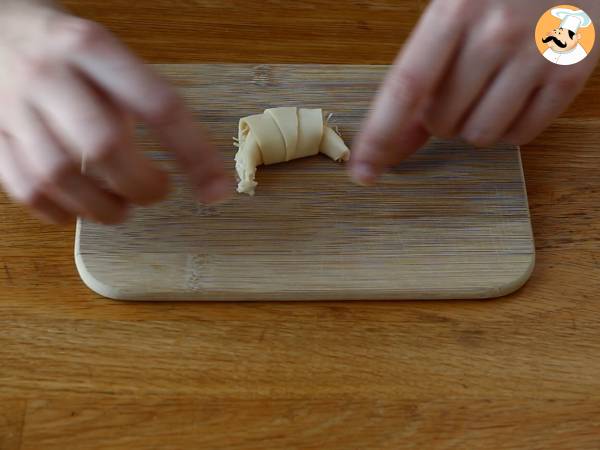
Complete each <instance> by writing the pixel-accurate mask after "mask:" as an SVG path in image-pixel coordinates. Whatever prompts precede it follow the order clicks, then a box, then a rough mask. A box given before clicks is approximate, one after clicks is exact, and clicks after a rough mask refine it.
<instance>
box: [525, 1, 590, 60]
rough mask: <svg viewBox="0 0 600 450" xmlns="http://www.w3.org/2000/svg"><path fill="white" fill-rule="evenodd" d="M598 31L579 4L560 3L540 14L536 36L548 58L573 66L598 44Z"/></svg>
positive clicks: (540, 48)
mask: <svg viewBox="0 0 600 450" xmlns="http://www.w3.org/2000/svg"><path fill="white" fill-rule="evenodd" d="M595 38H596V31H595V29H594V24H593V23H592V19H591V18H590V16H588V15H587V14H586V13H585V11H583V10H581V9H579V8H577V7H576V6H569V5H560V6H557V7H556V8H552V9H549V10H548V11H546V13H545V14H544V15H543V16H542V17H541V18H540V20H539V22H538V24H537V27H536V30H535V40H536V43H537V46H538V50H539V51H540V53H541V54H542V55H543V56H544V58H546V59H547V60H548V61H550V62H552V63H554V64H558V65H561V66H570V65H572V64H577V63H578V62H580V61H583V60H584V59H585V58H586V57H587V55H588V54H589V53H590V52H591V51H592V48H593V47H594V41H595Z"/></svg>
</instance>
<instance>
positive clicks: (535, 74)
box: [351, 0, 600, 184]
mask: <svg viewBox="0 0 600 450" xmlns="http://www.w3.org/2000/svg"><path fill="white" fill-rule="evenodd" d="M556 4H557V2H556V1H555V0H552V1H548V0H528V1H526V2H524V1H522V0H503V1H498V0H495V1H494V0H433V1H431V2H430V3H429V7H428V8H427V10H426V12H425V13H424V15H423V16H422V18H421V20H420V22H419V24H418V25H417V27H416V29H415V30H414V31H413V33H412V35H411V37H410V39H409V40H408V42H407V43H406V45H405V46H404V48H403V49H402V51H401V52H400V54H399V55H398V57H397V59H396V61H395V63H394V66H393V68H392V69H391V71H390V72H389V74H388V76H387V78H386V80H385V82H384V84H383V86H382V87H381V89H380V92H379V94H378V95H377V98H376V100H375V102H374V104H373V105H372V108H371V111H372V112H371V113H370V115H369V117H368V118H367V120H366V121H365V124H364V126H363V128H362V131H361V133H360V134H359V136H358V138H357V139H356V143H355V146H354V148H353V155H352V164H351V174H352V177H353V178H354V180H355V181H356V182H358V183H361V184H372V183H375V182H376V180H377V179H378V177H379V176H380V175H381V174H382V173H383V172H384V171H386V169H388V168H389V167H391V166H393V165H396V164H398V163H399V162H401V161H402V160H404V159H406V158H407V157H409V156H410V155H411V154H412V153H414V152H415V151H417V150H418V149H419V148H420V147H422V146H423V145H424V144H425V143H426V142H427V140H428V139H429V138H430V136H434V135H435V136H438V137H442V138H462V139H463V140H464V141H466V142H468V143H470V144H473V145H474V146H476V147H486V146H490V145H493V144H495V143H498V142H506V143H512V144H517V145H523V144H526V143H528V142H530V141H532V140H533V139H534V138H535V137H536V136H537V135H539V134H540V133H541V132H542V131H543V130H544V129H545V128H546V127H547V126H548V125H549V124H550V123H551V122H552V121H553V120H554V119H555V118H556V117H557V116H559V115H560V114H561V113H562V112H563V111H564V110H565V109H566V108H567V107H568V105H569V104H570V103H571V102H572V101H573V99H574V98H575V97H576V95H577V94H578V93H579V92H580V91H581V90H582V88H583V86H584V84H585V82H586V80H587V79H588V78H589V76H590V74H591V73H592V71H593V69H594V66H595V65H596V63H597V61H598V58H599V57H600V49H599V48H598V45H596V46H595V48H594V50H593V51H592V52H591V54H590V55H589V56H588V57H587V58H586V59H585V60H584V61H582V62H580V63H578V64H575V65H572V66H558V65H555V64H552V63H551V62H549V61H547V60H546V59H545V58H543V57H542V56H541V55H540V54H539V51H538V50H537V47H536V45H535V42H534V38H533V29H534V28H535V25H536V23H537V21H538V20H539V18H540V17H541V15H542V14H543V13H544V12H545V11H547V10H548V9H550V8H552V7H554V6H556ZM577 5H578V6H579V7H581V8H582V9H584V10H585V11H586V12H587V13H588V14H589V15H590V17H591V18H592V20H593V21H594V22H595V23H596V24H597V23H599V20H600V2H598V1H597V0H581V1H579V2H578V3H577ZM448 18H452V19H448ZM565 34H566V32H565ZM561 38H563V39H564V36H562V33H561ZM567 39H568V37H567ZM442 42H443V45H440V43H442ZM575 45H576V43H575Z"/></svg>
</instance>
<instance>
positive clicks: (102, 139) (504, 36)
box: [0, 0, 600, 223]
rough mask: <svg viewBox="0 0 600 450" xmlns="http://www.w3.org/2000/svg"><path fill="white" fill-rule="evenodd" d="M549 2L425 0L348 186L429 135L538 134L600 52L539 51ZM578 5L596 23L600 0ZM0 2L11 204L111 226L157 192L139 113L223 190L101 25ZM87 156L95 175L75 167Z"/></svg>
mask: <svg viewBox="0 0 600 450" xmlns="http://www.w3.org/2000/svg"><path fill="white" fill-rule="evenodd" d="M555 4H556V2H555V0H528V1H526V2H524V1H523V0H502V1H500V0H431V1H430V3H429V6H428V8H427V10H426V12H425V13H424V15H423V16H422V18H421V20H420V22H419V24H418V25H417V27H416V29H415V30H414V31H413V33H412V35H411V37H410V39H409V40H408V42H407V43H406V45H405V46H404V48H403V49H402V51H401V52H400V54H399V55H398V57H397V59H396V61H395V64H394V66H393V68H392V69H391V70H390V72H389V74H388V76H387V78H386V80H385V83H384V84H383V86H382V87H381V89H380V92H379V93H378V95H377V97H376V99H375V101H374V104H373V107H372V112H371V114H370V115H369V117H368V118H367V120H366V121H365V124H364V126H363V128H362V131H361V132H360V133H359V136H358V137H357V139H356V143H355V146H354V148H353V156H352V161H351V164H350V171H351V176H352V177H353V178H354V180H355V181H356V182H359V183H361V184H372V183H374V182H376V180H377V178H378V177H379V176H380V175H381V174H382V173H383V172H384V171H385V170H386V169H387V168H389V167H390V166H393V165H395V164H398V163H399V162H400V161H402V160H404V159H406V158H407V157H409V156H410V155H411V154H412V153H414V152H415V151H417V150H418V149H419V148H420V147H421V146H423V145H424V144H425V143H426V141H427V140H428V139H429V137H430V136H432V135H436V136H438V137H442V138H455V137H460V138H462V139H464V140H465V141H467V142H469V143H471V144H473V145H475V146H488V145H492V144H494V143H496V142H499V141H505V142H509V143H514V144H525V143H527V142H529V141H531V140H532V139H533V138H534V137H535V136H537V135H538V134H539V133H541V132H542V131H543V130H544V128H546V127H547V126H548V125H549V124H550V122H551V121H552V120H553V119H554V118H556V117H557V116H558V115H559V114H560V113H561V112H562V111H564V110H565V109H566V107H567V106H568V105H569V103H570V102H571V101H572V100H573V98H574V97H575V96H576V95H577V93H578V92H579V91H580V90H581V89H582V88H583V85H584V83H585V81H586V80H587V78H588V77H589V75H590V74H591V72H592V70H593V68H594V66H595V64H596V62H597V60H598V58H599V56H600V54H599V49H598V46H596V48H595V49H594V51H593V52H592V53H591V54H590V55H589V56H588V58H586V60H584V61H583V62H581V63H579V64H576V65H574V66H556V65H553V64H551V63H550V62H548V61H547V60H545V58H543V57H542V56H541V55H539V52H538V51H537V48H536V46H535V42H534V40H533V32H532V29H533V27H534V26H535V24H536V22H537V20H538V19H539V17H540V16H541V15H542V13H543V12H544V11H546V10H547V9H549V8H551V7H553V6H555ZM578 5H579V6H580V7H582V8H583V9H585V10H586V11H587V13H588V14H590V16H591V17H592V19H593V20H594V21H596V23H599V22H598V20H599V19H600V2H598V1H597V0H580V2H579V3H578ZM0 7H2V14H1V15H0V67H3V68H5V69H4V70H2V71H0V98H2V103H3V107H2V108H0V182H1V183H2V185H3V186H4V188H5V190H6V191H7V192H8V194H9V195H10V196H11V197H12V198H13V199H15V201H17V202H20V203H24V204H26V205H28V206H29V207H30V208H31V209H32V211H34V213H35V214H36V215H37V216H38V217H40V218H42V219H43V220H46V221H49V222H55V223H65V222H69V221H71V220H73V218H74V217H75V216H77V215H79V216H83V217H86V218H89V219H91V220H96V221H99V222H102V223H118V222H121V221H123V220H124V219H125V217H126V214H127V210H128V208H129V207H130V205H132V204H140V205H147V204H151V203H153V202H156V201H158V200H160V199H162V198H163V197H164V196H165V195H166V193H167V191H168V179H167V176H166V174H165V173H164V172H163V171H161V170H160V169H159V168H158V167H157V166H155V165H154V164H153V163H152V162H150V161H149V160H147V159H146V158H144V157H143V156H142V155H141V154H140V153H139V152H138V151H136V149H135V147H134V144H133V141H132V136H131V135H132V129H131V128H132V124H133V123H134V121H142V122H145V123H146V124H147V125H148V126H150V127H151V128H153V129H154V131H155V132H156V134H157V136H159V138H160V139H161V140H162V142H163V143H164V144H165V146H166V147H168V148H170V149H171V150H172V151H173V152H174V153H175V154H176V156H177V158H178V160H179V162H180V163H181V165H182V167H183V169H184V170H185V171H186V172H187V173H188V175H189V177H190V180H191V183H192V185H193V186H194V187H195V189H196V192H197V195H198V199H199V200H200V201H203V202H205V203H210V202H217V201H221V200H223V199H225V198H227V197H228V196H229V195H231V193H232V192H233V186H234V184H233V180H232V179H231V176H230V175H227V174H226V173H225V172H224V169H223V165H222V161H221V160H220V158H219V156H218V154H217V152H216V151H215V149H214V147H213V146H212V145H211V143H210V141H209V140H208V138H207V137H206V135H205V133H203V131H202V130H200V129H198V128H197V127H196V126H195V125H194V123H193V120H192V116H191V114H190V112H189V111H188V110H187V108H186V107H185V105H184V103H183V101H182V100H181V98H180V97H179V96H178V95H177V94H176V93H175V91H174V90H173V88H172V87H170V86H169V85H168V84H167V83H165V81H163V80H162V79H160V78H159V77H158V76H157V75H156V74H154V73H153V72H152V71H151V70H150V69H148V68H147V67H146V66H145V65H144V64H143V62H142V61H141V60H139V59H138V58H136V57H135V56H134V55H133V54H131V53H130V52H129V51H128V50H127V49H126V48H125V47H124V46H123V45H122V44H121V43H120V42H119V41H118V40H117V39H116V38H115V37H114V36H113V35H111V34H110V33H109V32H108V31H107V30H106V29H105V28H103V27H102V26H101V25H99V24H96V23H93V22H89V21H86V20H83V19H80V18H77V17H73V16H72V15H70V14H69V13H68V12H67V11H64V10H62V9H61V8H60V7H59V6H58V5H57V4H55V3H54V2H51V1H44V0H0ZM48 36H52V39H48ZM440 43H443V45H442V44H440ZM115 73H118V74H119V75H118V76H115V75H114V74H115ZM507 99H508V100H509V101H507ZM82 159H85V161H86V164H89V165H92V166H93V167H94V168H95V170H96V169H97V171H98V173H99V175H100V177H101V178H102V180H104V181H103V182H101V181H98V180H97V179H96V178H92V177H91V176H87V175H85V174H81V173H80V164H81V160H82Z"/></svg>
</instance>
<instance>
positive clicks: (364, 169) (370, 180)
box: [350, 162, 378, 186]
mask: <svg viewBox="0 0 600 450" xmlns="http://www.w3.org/2000/svg"><path fill="white" fill-rule="evenodd" d="M350 175H351V177H352V181H354V182H355V183H357V184H360V185H361V186H371V185H373V184H375V181H377V177H378V174H377V172H376V170H375V168H374V167H373V166H372V165H370V164H367V163H363V162H360V163H356V164H354V165H353V166H352V168H351V169H350Z"/></svg>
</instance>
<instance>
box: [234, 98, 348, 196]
mask: <svg viewBox="0 0 600 450" xmlns="http://www.w3.org/2000/svg"><path fill="white" fill-rule="evenodd" d="M235 145H236V146H237V147H238V152H237V154H236V155H235V168H236V172H237V175H238V179H239V183H238V188H237V191H238V192H240V193H245V194H249V195H254V192H255V189H256V186H257V185H258V183H257V182H256V168H257V166H260V165H261V164H265V165H269V164H277V163H280V162H285V161H291V160H293V159H298V158H304V157H307V156H313V155H316V154H318V153H319V152H321V153H323V154H325V155H327V156H328V157H330V158H331V159H333V160H334V161H348V159H349V158H350V150H349V149H348V147H347V146H346V144H345V143H344V141H343V140H342V138H341V137H340V135H339V134H337V133H336V132H335V131H334V130H333V129H332V128H331V127H329V125H328V124H327V121H326V120H325V119H324V118H323V111H322V110H321V109H305V108H295V107H284V108H272V109H267V110H265V112H264V113H262V114H256V115H253V116H248V117H244V118H242V119H240V122H239V129H238V138H237V143H236V144H235Z"/></svg>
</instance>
